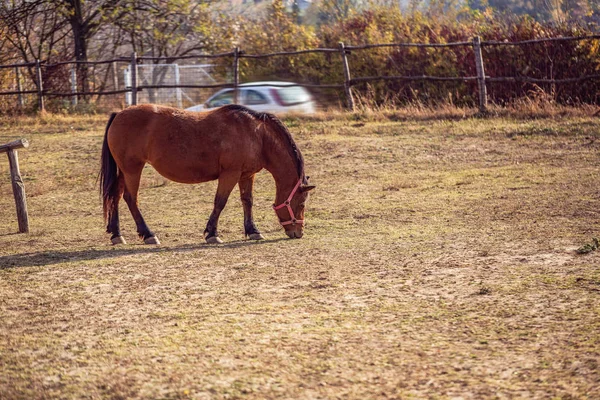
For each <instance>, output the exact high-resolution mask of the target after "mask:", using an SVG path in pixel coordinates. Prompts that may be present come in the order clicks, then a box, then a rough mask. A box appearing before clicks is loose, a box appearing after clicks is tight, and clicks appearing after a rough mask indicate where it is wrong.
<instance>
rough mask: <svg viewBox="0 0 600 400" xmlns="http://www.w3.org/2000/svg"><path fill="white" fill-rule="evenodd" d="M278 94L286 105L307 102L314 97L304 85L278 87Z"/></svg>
mask: <svg viewBox="0 0 600 400" xmlns="http://www.w3.org/2000/svg"><path fill="white" fill-rule="evenodd" d="M277 94H278V95H279V98H280V99H281V102H282V103H283V105H285V106H291V105H294V104H300V103H305V102H307V101H310V100H311V99H312V98H311V95H310V93H308V91H307V90H306V89H304V88H303V87H302V86H290V87H283V88H279V89H277Z"/></svg>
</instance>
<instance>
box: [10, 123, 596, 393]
mask: <svg viewBox="0 0 600 400" xmlns="http://www.w3.org/2000/svg"><path fill="white" fill-rule="evenodd" d="M106 120H107V117H106V116H53V115H46V116H42V117H36V118H34V117H15V118H7V117H4V118H2V119H0V143H5V142H8V141H10V140H12V139H15V138H18V137H25V138H27V139H29V141H30V144H31V146H30V148H29V149H25V150H20V151H19V157H20V161H21V171H22V174H23V178H24V182H25V188H26V192H27V196H28V206H29V217H30V224H31V233H29V234H16V231H17V221H16V214H15V209H14V202H13V198H12V191H11V186H10V180H9V176H8V162H7V160H6V157H5V156H4V155H1V154H0V398H2V399H50V398H52V399H80V398H91V399H130V398H131V399H135V398H139V399H142V398H143V399H236V398H243V399H336V398H340V399H400V398H402V399H405V398H433V399H482V398H499V399H503V398H535V399H579V398H581V399H585V398H588V399H591V398H598V397H599V396H600V251H591V252H589V253H587V254H578V253H577V252H576V251H575V250H576V249H577V248H579V247H581V246H583V245H585V244H587V243H591V242H592V239H593V238H594V237H598V236H600V189H599V187H600V186H599V182H600V118H598V117H597V116H596V117H594V116H591V113H588V114H587V116H586V113H581V112H580V113H573V114H569V113H567V114H554V115H553V116H551V117H538V118H525V117H522V118H515V117H513V116H495V117H487V118H471V117H469V118H460V117H456V116H449V117H448V118H442V117H438V118H428V117H426V116H424V117H419V116H417V117H406V116H404V115H395V114H390V115H385V114H377V115H366V114H365V115H361V114H358V115H353V116H351V115H346V116H344V115H338V116H335V115H334V116H323V117H315V118H287V119H286V120H285V122H286V124H287V125H288V126H289V127H290V130H291V131H292V133H293V135H294V137H295V138H296V141H297V142H298V145H299V147H300V149H301V150H302V151H303V153H304V156H305V159H306V164H307V173H308V174H309V175H310V176H311V181H312V182H313V183H316V184H317V185H318V186H317V189H316V190H315V191H314V192H313V194H312V196H311V199H310V200H309V203H308V211H307V216H306V218H307V226H306V232H305V235H304V237H303V238H302V239H299V240H290V239H287V238H286V237H285V235H284V233H283V232H282V230H281V228H280V227H279V225H278V224H277V220H276V218H275V215H274V213H273V211H272V210H271V204H272V202H273V198H274V183H273V180H272V178H271V176H270V175H269V174H268V173H266V172H265V173H261V174H260V176H259V177H258V179H257V183H256V191H255V214H256V222H257V225H258V227H259V228H260V229H261V230H262V232H263V234H265V236H266V237H267V240H265V241H262V242H259V243H256V242H249V241H246V240H244V237H243V227H242V207H241V203H240V201H239V198H238V191H237V189H235V191H234V193H233V194H232V197H231V198H230V201H229V204H228V206H227V208H226V209H225V211H224V213H223V215H222V218H221V221H220V231H221V233H222V238H223V239H224V240H225V243H224V244H222V245H207V244H205V243H204V241H203V239H202V231H203V230H204V227H205V224H206V220H207V218H208V215H209V213H210V210H211V209H212V200H213V195H214V192H215V188H216V185H215V184H214V183H206V184H201V185H181V184H176V183H173V182H166V181H165V180H164V179H163V178H162V177H160V176H158V175H156V173H154V172H153V170H152V169H151V168H150V167H148V168H147V169H146V170H145V176H144V179H143V182H142V189H141V192H140V193H141V199H140V204H141V209H142V211H143V212H144V216H145V218H146V221H147V222H148V224H149V226H150V228H151V229H153V230H154V231H155V232H156V233H157V234H158V236H159V238H160V240H161V241H162V243H163V244H162V245H160V246H154V247H152V246H146V245H143V244H141V243H140V242H139V241H138V240H137V238H136V235H135V226H134V224H133V220H132V218H131V216H130V215H129V213H128V212H127V211H126V209H123V212H122V213H121V221H122V229H123V234H124V236H125V237H126V239H127V240H128V242H129V243H130V244H128V245H124V246H111V245H110V244H109V243H110V240H109V237H108V235H106V234H105V233H104V223H103V221H102V211H101V203H100V199H99V194H98V190H97V187H96V178H97V173H98V168H99V154H100V145H101V140H102V136H103V131H104V125H105V123H106ZM590 249H592V248H591V247H590Z"/></svg>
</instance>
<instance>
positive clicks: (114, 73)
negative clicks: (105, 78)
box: [112, 61, 119, 90]
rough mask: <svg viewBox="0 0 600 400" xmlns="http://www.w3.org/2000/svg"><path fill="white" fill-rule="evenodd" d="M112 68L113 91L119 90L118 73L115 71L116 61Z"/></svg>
mask: <svg viewBox="0 0 600 400" xmlns="http://www.w3.org/2000/svg"><path fill="white" fill-rule="evenodd" d="M112 68H113V86H114V90H119V71H118V70H117V62H116V61H113V62H112Z"/></svg>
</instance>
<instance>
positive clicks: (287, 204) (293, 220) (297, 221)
mask: <svg viewBox="0 0 600 400" xmlns="http://www.w3.org/2000/svg"><path fill="white" fill-rule="evenodd" d="M301 183H302V178H300V179H299V180H298V183H296V186H294V189H292V193H290V195H289V196H288V198H287V200H286V201H284V202H283V203H281V204H280V205H278V206H276V205H273V210H275V211H277V210H280V209H282V208H283V207H287V210H288V212H289V213H290V218H291V219H290V220H289V221H284V222H280V224H281V226H286V225H290V224H291V225H296V224H300V225H304V220H303V219H296V217H295V216H294V211H293V210H292V207H291V206H290V202H291V201H292V197H294V195H295V194H296V190H298V188H299V187H300V184H301Z"/></svg>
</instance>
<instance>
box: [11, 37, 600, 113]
mask: <svg viewBox="0 0 600 400" xmlns="http://www.w3.org/2000/svg"><path fill="white" fill-rule="evenodd" d="M599 39H600V35H590V36H582V37H558V38H544V39H536V40H527V41H521V42H499V41H482V40H481V39H480V38H479V37H475V38H473V39H472V40H471V41H463V42H455V43H445V44H442V43H389V44H369V45H363V46H347V45H345V44H344V43H339V46H338V48H318V49H308V50H300V51H290V52H274V53H268V54H246V53H244V52H243V51H242V50H241V49H239V48H235V49H233V51H231V52H228V53H221V54H206V55H200V56H186V57H179V58H153V57H138V56H137V55H136V54H135V53H133V54H132V55H131V56H130V57H119V58H116V59H111V60H103V61H88V62H80V61H64V62H58V63H48V62H44V61H40V60H36V62H35V63H27V64H11V65H0V100H3V101H0V110H1V109H14V108H23V109H24V108H27V107H28V105H29V106H30V108H36V109H37V110H44V109H45V108H46V102H47V101H48V100H50V101H58V102H59V103H60V104H62V105H63V106H69V107H72V106H77V105H78V104H79V103H80V102H81V103H83V104H89V103H102V102H103V101H106V102H109V103H110V104H111V106H115V105H117V106H120V107H126V106H129V105H133V104H139V103H158V104H167V105H172V106H175V107H180V108H185V107H188V106H191V105H195V104H200V103H202V102H203V101H204V100H206V98H207V97H208V96H209V95H210V94H211V93H212V92H214V90H215V89H220V88H233V90H234V93H236V97H235V98H237V90H238V87H239V85H240V84H241V78H243V79H244V80H245V79H248V78H250V77H255V76H262V75H261V74H264V73H265V72H264V71H267V70H269V68H271V69H270V70H271V71H277V70H278V71H284V73H287V75H286V76H285V78H286V79H285V80H293V81H295V82H299V83H298V84H299V85H301V86H304V87H307V88H309V89H311V90H315V91H317V90H326V91H329V92H328V93H330V94H331V93H333V97H336V96H337V98H338V99H340V101H341V102H343V103H344V104H345V106H346V107H347V108H348V109H350V110H354V109H355V108H356V103H357V102H356V100H355V92H356V91H361V90H363V88H365V86H367V85H368V87H369V88H370V89H371V90H373V91H375V90H379V91H387V92H386V93H385V95H389V96H403V95H404V96H406V98H408V96H413V95H419V96H423V97H424V98H428V97H430V98H433V97H435V96H438V97H443V96H444V94H443V93H444V91H445V92H446V93H449V94H450V95H451V96H452V93H455V97H457V96H458V97H463V98H469V99H472V103H473V104H475V105H477V106H478V107H479V108H480V110H481V111H485V110H486V108H487V105H488V101H489V97H490V95H489V94H488V93H489V92H490V91H491V92H492V95H491V97H492V99H493V100H494V101H496V102H501V99H504V98H510V97H511V96H512V97H517V96H520V95H523V93H528V91H531V90H537V89H539V88H542V87H544V88H545V89H544V90H547V91H548V92H550V93H552V94H553V95H554V96H555V97H556V98H561V99H567V101H568V99H576V100H578V101H584V102H591V103H595V104H598V103H599V102H600V60H598V57H597V48H598V47H600V44H599ZM583 43H588V46H587V47H586V46H584V45H583ZM557 44H558V45H557ZM594 48H596V53H594V51H593V49H594ZM590 49H591V50H590ZM440 51H446V52H449V53H438V52H440ZM381 52H383V53H381ZM373 53H377V55H378V57H379V58H376V59H377V60H378V61H377V62H374V61H373V60H375V58H373ZM380 53H381V54H380ZM590 54H591V56H590ZM593 54H596V56H595V57H594V55H593ZM301 57H311V58H310V60H309V61H305V62H304V64H302V65H305V66H306V70H300V69H298V67H297V65H296V64H298V63H296V64H294V63H293V61H292V60H297V59H299V58H301ZM276 60H279V61H276ZM448 60H452V61H454V63H455V66H454V67H452V68H449V67H448V65H449V64H448V62H447V61H448ZM532 60H535V61H532ZM540 60H541V61H540ZM267 64H268V66H269V68H267V67H266V65H267ZM374 64H375V65H374ZM293 66H296V67H295V69H294V68H292V67H293ZM289 71H296V73H297V74H296V75H294V74H293V73H289ZM315 71H318V72H319V73H320V74H316V73H315ZM373 72H375V74H373ZM419 72H420V73H419ZM582 83H585V85H577V84H582ZM270 85H271V86H273V85H275V86H276V84H273V83H271V84H270ZM377 85H380V86H377ZM381 85H383V86H381ZM440 85H450V86H447V87H445V88H444V89H440ZM452 85H454V86H452ZM459 86H460V87H459ZM500 91H502V93H503V96H499V95H498V94H497V93H498V92H500ZM107 99H109V100H107ZM499 99H500V100H499ZM31 105H34V106H33V107H31Z"/></svg>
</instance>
